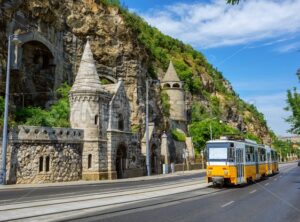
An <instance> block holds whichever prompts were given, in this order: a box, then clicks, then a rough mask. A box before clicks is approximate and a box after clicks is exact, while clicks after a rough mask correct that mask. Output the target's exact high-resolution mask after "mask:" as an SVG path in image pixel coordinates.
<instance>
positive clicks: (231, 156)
mask: <svg viewBox="0 0 300 222" xmlns="http://www.w3.org/2000/svg"><path fill="white" fill-rule="evenodd" d="M228 161H229V162H234V148H233V147H231V148H228Z"/></svg>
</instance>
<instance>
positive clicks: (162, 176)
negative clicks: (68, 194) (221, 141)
mask: <svg viewBox="0 0 300 222" xmlns="http://www.w3.org/2000/svg"><path fill="white" fill-rule="evenodd" d="M205 171H206V169H201V170H191V171H177V172H175V173H170V174H159V175H152V176H142V177H134V178H126V179H118V180H97V181H85V180H79V181H71V182H59V183H40V184H11V185H0V191H1V190H10V189H24V188H43V187H61V186H78V185H90V184H109V183H128V182H135V181H147V180H160V179H165V178H171V177H177V176H188V175H196V174H199V173H203V172H205Z"/></svg>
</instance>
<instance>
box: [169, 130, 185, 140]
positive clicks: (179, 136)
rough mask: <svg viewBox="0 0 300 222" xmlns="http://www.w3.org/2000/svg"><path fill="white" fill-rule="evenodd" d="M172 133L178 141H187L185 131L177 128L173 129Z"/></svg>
mask: <svg viewBox="0 0 300 222" xmlns="http://www.w3.org/2000/svg"><path fill="white" fill-rule="evenodd" d="M171 134H172V138H173V139H174V140H176V141H179V142H185V140H186V136H185V134H184V133H183V132H180V131H179V130H177V129H172V130H171Z"/></svg>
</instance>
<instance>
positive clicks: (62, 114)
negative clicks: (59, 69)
mask: <svg viewBox="0 0 300 222" xmlns="http://www.w3.org/2000/svg"><path fill="white" fill-rule="evenodd" d="M70 89H71V87H70V86H69V85H68V84H66V83H64V84H62V86H61V87H60V88H58V89H57V93H58V97H59V100H58V101H57V102H56V103H54V104H53V105H52V106H51V107H50V108H49V109H47V110H45V109H42V108H40V107H25V108H22V109H19V110H17V111H16V123H18V124H26V125H33V126H48V127H70V122H69V116H70V105H69V98H68V93H69V91H70Z"/></svg>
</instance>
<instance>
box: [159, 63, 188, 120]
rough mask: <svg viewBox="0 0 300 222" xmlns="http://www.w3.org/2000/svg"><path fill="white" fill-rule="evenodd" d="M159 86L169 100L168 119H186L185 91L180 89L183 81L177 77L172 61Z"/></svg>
mask: <svg viewBox="0 0 300 222" xmlns="http://www.w3.org/2000/svg"><path fill="white" fill-rule="evenodd" d="M161 86H162V88H163V90H164V91H165V92H167V93H168V96H169V102H170V119H171V120H179V121H186V106H185V92H184V90H183V89H182V86H183V83H182V82H181V81H180V79H179V78H178V75H177V72H176V70H175V68H174V65H173V63H172V61H170V64H169V68H168V70H167V72H166V74H165V76H164V77H163V79H162V81H161Z"/></svg>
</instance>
